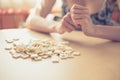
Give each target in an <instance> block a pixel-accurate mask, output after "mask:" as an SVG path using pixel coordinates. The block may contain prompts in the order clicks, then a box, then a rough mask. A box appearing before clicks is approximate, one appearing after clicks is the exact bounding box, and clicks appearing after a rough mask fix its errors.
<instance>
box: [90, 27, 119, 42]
mask: <svg viewBox="0 0 120 80" xmlns="http://www.w3.org/2000/svg"><path fill="white" fill-rule="evenodd" d="M93 29H94V33H91V36H94V37H99V38H104V39H109V40H115V41H120V27H119V26H104V25H97V26H94V27H93Z"/></svg>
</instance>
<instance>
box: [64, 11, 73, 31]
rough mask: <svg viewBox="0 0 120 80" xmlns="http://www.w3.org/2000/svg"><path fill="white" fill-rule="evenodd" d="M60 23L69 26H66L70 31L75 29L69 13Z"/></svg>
mask: <svg viewBox="0 0 120 80" xmlns="http://www.w3.org/2000/svg"><path fill="white" fill-rule="evenodd" d="M62 22H63V23H64V24H65V25H66V26H67V25H70V26H67V28H69V29H71V30H74V29H75V25H74V23H73V22H72V19H71V16H70V14H69V13H68V14H67V15H66V16H64V18H63V21H62Z"/></svg>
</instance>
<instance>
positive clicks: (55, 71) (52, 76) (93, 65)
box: [0, 29, 120, 80]
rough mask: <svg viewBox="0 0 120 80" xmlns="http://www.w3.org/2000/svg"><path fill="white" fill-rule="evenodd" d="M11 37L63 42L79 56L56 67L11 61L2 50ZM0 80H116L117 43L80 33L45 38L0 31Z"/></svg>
mask: <svg viewBox="0 0 120 80" xmlns="http://www.w3.org/2000/svg"><path fill="white" fill-rule="evenodd" d="M13 37H19V38H20V39H22V40H29V39H31V38H34V39H41V38H48V39H54V40H56V41H60V40H67V41H69V42H70V46H71V47H72V48H73V49H75V50H76V51H79V52H80V53H81V56H77V57H75V58H73V59H67V60H61V61H60V62H59V63H52V62H51V61H50V60H49V59H48V60H42V61H39V62H33V61H31V60H29V59H27V60H23V59H13V58H12V57H11V55H10V54H9V53H8V52H7V51H6V50H5V49H4V48H5V46H6V42H5V40H6V39H8V38H13ZM0 80H120V43H119V42H112V41H109V40H105V39H99V38H92V37H87V36H85V35H84V34H83V33H82V32H72V33H66V34H63V35H59V34H56V33H52V34H50V35H49V34H44V33H38V32H34V31H31V30H28V29H8V30H7V29H6V30H0Z"/></svg>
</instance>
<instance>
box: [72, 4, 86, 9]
mask: <svg viewBox="0 0 120 80" xmlns="http://www.w3.org/2000/svg"><path fill="white" fill-rule="evenodd" d="M71 9H81V10H84V9H88V8H87V7H85V6H82V5H79V4H74V5H73V6H72V8H71Z"/></svg>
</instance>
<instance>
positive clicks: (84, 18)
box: [70, 4, 94, 35]
mask: <svg viewBox="0 0 120 80" xmlns="http://www.w3.org/2000/svg"><path fill="white" fill-rule="evenodd" d="M70 13H71V18H72V21H73V22H74V24H75V25H76V26H77V25H80V26H81V28H82V31H83V32H84V33H85V34H86V35H89V34H90V33H91V32H93V26H94V25H93V23H92V20H91V18H90V13H89V10H88V8H86V7H84V6H81V5H78V4H74V5H73V7H72V8H71V11H70Z"/></svg>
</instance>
